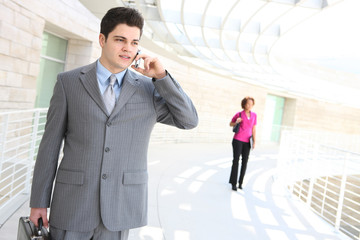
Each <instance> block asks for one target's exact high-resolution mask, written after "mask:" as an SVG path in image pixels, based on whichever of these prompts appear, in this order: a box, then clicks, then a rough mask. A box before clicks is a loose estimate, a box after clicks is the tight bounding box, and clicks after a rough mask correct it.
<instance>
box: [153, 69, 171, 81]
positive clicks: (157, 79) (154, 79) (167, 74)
mask: <svg viewBox="0 0 360 240" xmlns="http://www.w3.org/2000/svg"><path fill="white" fill-rule="evenodd" d="M165 73H166V75H165V77H163V78H152V81H153V82H156V81H159V80H164V79H165V78H167V77H168V76H169V73H168V71H167V70H166V69H165Z"/></svg>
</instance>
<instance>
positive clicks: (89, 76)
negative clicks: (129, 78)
mask: <svg viewBox="0 0 360 240" xmlns="http://www.w3.org/2000/svg"><path fill="white" fill-rule="evenodd" d="M80 80H81V82H82V84H83V85H84V88H85V89H86V91H87V92H88V93H89V95H90V97H91V98H92V99H93V100H94V101H95V103H96V104H97V105H98V106H99V108H101V110H102V111H103V112H104V113H105V114H106V115H108V113H107V110H106V107H105V104H104V101H103V98H102V96H101V93H100V89H99V84H98V80H97V75H96V62H95V63H93V64H90V65H88V66H86V67H84V68H83V69H82V70H81V75H80Z"/></svg>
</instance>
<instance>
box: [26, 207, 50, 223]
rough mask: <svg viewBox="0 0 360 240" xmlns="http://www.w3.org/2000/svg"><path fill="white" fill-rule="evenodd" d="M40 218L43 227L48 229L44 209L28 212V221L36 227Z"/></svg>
mask: <svg viewBox="0 0 360 240" xmlns="http://www.w3.org/2000/svg"><path fill="white" fill-rule="evenodd" d="M39 218H42V220H43V223H44V227H46V228H48V227H49V225H48V224H49V221H48V218H47V209H46V208H31V211H30V221H32V222H33V223H34V224H35V226H36V227H38V220H39Z"/></svg>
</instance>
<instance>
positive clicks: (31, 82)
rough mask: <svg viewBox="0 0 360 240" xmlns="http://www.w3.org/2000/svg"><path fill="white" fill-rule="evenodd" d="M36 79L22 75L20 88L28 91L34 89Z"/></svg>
mask: <svg viewBox="0 0 360 240" xmlns="http://www.w3.org/2000/svg"><path fill="white" fill-rule="evenodd" d="M36 79H37V77H35V76H30V75H23V80H22V85H21V87H22V88H28V89H36Z"/></svg>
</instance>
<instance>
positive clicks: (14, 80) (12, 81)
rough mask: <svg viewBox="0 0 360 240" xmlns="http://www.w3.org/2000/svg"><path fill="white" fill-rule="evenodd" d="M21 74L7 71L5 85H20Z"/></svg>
mask: <svg viewBox="0 0 360 240" xmlns="http://www.w3.org/2000/svg"><path fill="white" fill-rule="evenodd" d="M21 83H22V75H21V74H18V73H14V72H8V73H7V76H6V85H7V86H9V87H21Z"/></svg>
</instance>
